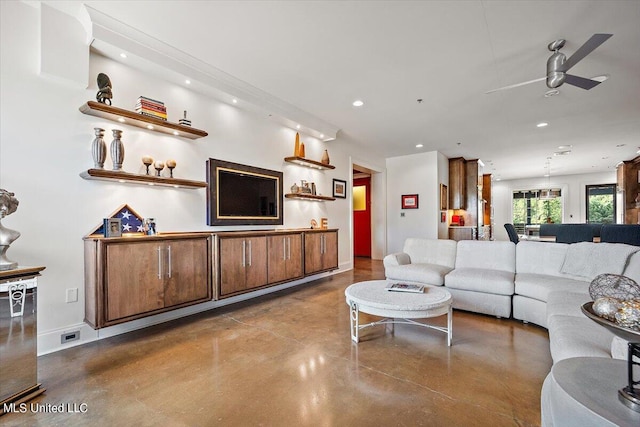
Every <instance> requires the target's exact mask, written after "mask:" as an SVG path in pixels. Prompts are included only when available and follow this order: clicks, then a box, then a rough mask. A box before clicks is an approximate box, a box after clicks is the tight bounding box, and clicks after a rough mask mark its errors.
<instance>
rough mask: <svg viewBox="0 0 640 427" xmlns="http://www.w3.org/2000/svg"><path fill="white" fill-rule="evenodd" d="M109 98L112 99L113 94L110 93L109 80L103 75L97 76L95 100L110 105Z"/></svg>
mask: <svg viewBox="0 0 640 427" xmlns="http://www.w3.org/2000/svg"><path fill="white" fill-rule="evenodd" d="M111 98H113V92H111V79H109V76H107V75H106V74H105V73H100V74H98V93H97V94H96V100H98V102H99V103H101V104H108V105H111Z"/></svg>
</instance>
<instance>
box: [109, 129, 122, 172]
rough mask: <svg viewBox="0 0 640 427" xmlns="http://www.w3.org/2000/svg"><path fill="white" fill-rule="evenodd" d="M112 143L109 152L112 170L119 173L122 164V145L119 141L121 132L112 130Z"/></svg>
mask: <svg viewBox="0 0 640 427" xmlns="http://www.w3.org/2000/svg"><path fill="white" fill-rule="evenodd" d="M112 132H113V141H111V146H110V147H109V150H110V151H111V161H113V170H114V171H121V170H122V163H123V162H124V144H123V143H122V140H121V139H120V138H121V137H122V131H121V130H120V129H112Z"/></svg>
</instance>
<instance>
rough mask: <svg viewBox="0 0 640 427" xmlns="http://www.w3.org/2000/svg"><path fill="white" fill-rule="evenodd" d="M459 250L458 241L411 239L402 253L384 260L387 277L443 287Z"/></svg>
mask: <svg viewBox="0 0 640 427" xmlns="http://www.w3.org/2000/svg"><path fill="white" fill-rule="evenodd" d="M456 248H457V242H456V241H455V240H442V239H440V240H430V239H415V238H409V239H407V240H405V242H404V247H403V248H402V252H398V253H394V254H390V255H387V256H386V257H385V258H384V260H383V263H384V270H385V274H386V276H387V278H389V279H391V280H398V281H402V282H406V283H420V284H427V285H433V286H442V285H444V276H446V275H447V274H448V273H449V272H451V270H453V267H454V265H455V263H456Z"/></svg>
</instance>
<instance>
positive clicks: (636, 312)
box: [616, 299, 640, 331]
mask: <svg viewBox="0 0 640 427" xmlns="http://www.w3.org/2000/svg"><path fill="white" fill-rule="evenodd" d="M616 323H617V324H618V325H620V326H622V327H624V328H629V329H633V330H635V331H640V299H632V300H628V301H623V302H622V303H621V304H620V309H619V310H618V312H617V313H616Z"/></svg>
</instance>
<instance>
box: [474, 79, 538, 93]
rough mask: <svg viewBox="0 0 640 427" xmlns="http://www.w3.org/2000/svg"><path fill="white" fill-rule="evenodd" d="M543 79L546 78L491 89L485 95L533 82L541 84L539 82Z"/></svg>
mask: <svg viewBox="0 0 640 427" xmlns="http://www.w3.org/2000/svg"><path fill="white" fill-rule="evenodd" d="M545 79H546V77H540V78H539V79H535V80H529V81H528V82H522V83H516V84H514V85H510V86H505V87H500V88H498V89H492V90H490V91H488V92H485V95H486V94H488V93H493V92H497V91H499V90H507V89H513V88H514V87H520V86H524V85H528V84H531V83H535V82H541V81H543V80H545Z"/></svg>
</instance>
